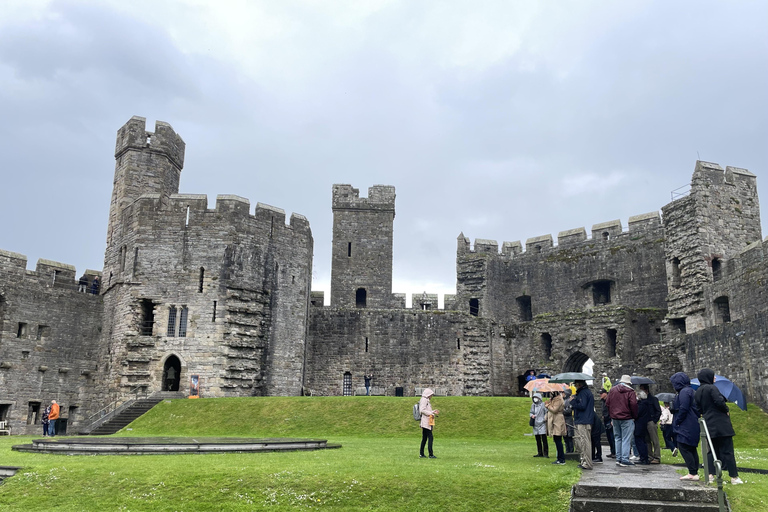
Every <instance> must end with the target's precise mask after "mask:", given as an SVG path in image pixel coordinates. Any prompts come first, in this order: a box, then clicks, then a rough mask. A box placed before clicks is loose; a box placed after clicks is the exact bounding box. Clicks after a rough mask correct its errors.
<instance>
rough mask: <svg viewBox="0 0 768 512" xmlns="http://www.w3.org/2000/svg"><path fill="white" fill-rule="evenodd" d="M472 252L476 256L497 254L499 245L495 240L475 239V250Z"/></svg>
mask: <svg viewBox="0 0 768 512" xmlns="http://www.w3.org/2000/svg"><path fill="white" fill-rule="evenodd" d="M473 252H475V253H478V254H498V253H499V243H498V242H497V241H496V240H486V239H483V238H475V249H474V251H473Z"/></svg>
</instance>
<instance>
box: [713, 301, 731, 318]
mask: <svg viewBox="0 0 768 512" xmlns="http://www.w3.org/2000/svg"><path fill="white" fill-rule="evenodd" d="M730 321H731V308H730V306H729V305H728V297H726V296H724V295H723V296H722V297H718V298H716V299H715V323H716V324H717V325H720V324H727V323H728V322H730Z"/></svg>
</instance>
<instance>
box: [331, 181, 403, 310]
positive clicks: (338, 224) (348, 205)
mask: <svg viewBox="0 0 768 512" xmlns="http://www.w3.org/2000/svg"><path fill="white" fill-rule="evenodd" d="M359 194H360V191H359V190H358V189H356V188H352V186H351V185H334V186H333V250H332V255H333V259H332V263H331V306H332V307H348V308H353V307H367V308H388V307H392V233H393V223H394V219H395V187H392V186H386V185H375V186H373V187H371V188H369V189H368V197H367V198H365V197H362V198H361V197H359Z"/></svg>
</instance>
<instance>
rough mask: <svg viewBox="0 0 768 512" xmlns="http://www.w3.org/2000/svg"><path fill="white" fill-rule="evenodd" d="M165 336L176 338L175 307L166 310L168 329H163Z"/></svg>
mask: <svg viewBox="0 0 768 512" xmlns="http://www.w3.org/2000/svg"><path fill="white" fill-rule="evenodd" d="M165 335H166V336H168V337H170V338H173V337H174V336H176V306H171V307H170V308H168V327H166V329H165Z"/></svg>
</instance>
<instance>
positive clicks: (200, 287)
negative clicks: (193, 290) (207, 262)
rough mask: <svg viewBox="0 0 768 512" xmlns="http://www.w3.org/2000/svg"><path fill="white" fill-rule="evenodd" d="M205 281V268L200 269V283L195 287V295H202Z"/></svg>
mask: <svg viewBox="0 0 768 512" xmlns="http://www.w3.org/2000/svg"><path fill="white" fill-rule="evenodd" d="M204 281H205V268H204V267H200V283H198V286H197V293H203V282H204Z"/></svg>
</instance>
